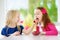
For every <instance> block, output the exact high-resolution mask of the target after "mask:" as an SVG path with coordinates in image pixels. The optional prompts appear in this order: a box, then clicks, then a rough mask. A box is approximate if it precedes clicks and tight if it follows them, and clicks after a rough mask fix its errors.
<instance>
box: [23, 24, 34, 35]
mask: <svg viewBox="0 0 60 40" xmlns="http://www.w3.org/2000/svg"><path fill="white" fill-rule="evenodd" d="M33 28H34V25H33V26H32V27H31V28H29V29H28V30H23V33H25V34H27V35H28V34H30V33H31V32H32V30H33Z"/></svg>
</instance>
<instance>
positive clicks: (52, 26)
mask: <svg viewBox="0 0 60 40" xmlns="http://www.w3.org/2000/svg"><path fill="white" fill-rule="evenodd" d="M48 27H49V29H50V30H49V31H45V32H41V34H45V35H58V31H57V29H56V28H55V25H54V24H49V25H48Z"/></svg>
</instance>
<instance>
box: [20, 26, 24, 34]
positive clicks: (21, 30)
mask: <svg viewBox="0 0 60 40" xmlns="http://www.w3.org/2000/svg"><path fill="white" fill-rule="evenodd" d="M20 28H21V32H20V34H22V31H23V29H24V27H23V26H22V25H20Z"/></svg>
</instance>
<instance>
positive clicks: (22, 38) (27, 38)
mask: <svg viewBox="0 0 60 40" xmlns="http://www.w3.org/2000/svg"><path fill="white" fill-rule="evenodd" d="M1 40H60V35H58V36H45V35H38V36H34V35H32V34H29V35H24V34H23V35H19V36H10V37H6V38H3V39H1Z"/></svg>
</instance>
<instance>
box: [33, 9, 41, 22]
mask: <svg viewBox="0 0 60 40" xmlns="http://www.w3.org/2000/svg"><path fill="white" fill-rule="evenodd" d="M34 18H35V19H36V18H38V19H39V22H41V21H42V12H41V11H40V10H39V9H35V10H34Z"/></svg>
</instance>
